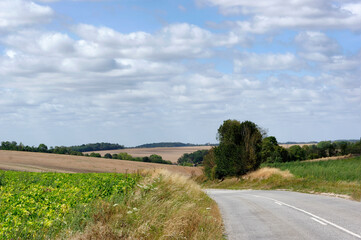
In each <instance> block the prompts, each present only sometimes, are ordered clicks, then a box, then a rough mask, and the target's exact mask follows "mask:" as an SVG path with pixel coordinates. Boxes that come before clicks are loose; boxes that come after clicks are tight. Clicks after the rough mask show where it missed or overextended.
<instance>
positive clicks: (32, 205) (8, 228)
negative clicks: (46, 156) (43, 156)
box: [0, 171, 139, 239]
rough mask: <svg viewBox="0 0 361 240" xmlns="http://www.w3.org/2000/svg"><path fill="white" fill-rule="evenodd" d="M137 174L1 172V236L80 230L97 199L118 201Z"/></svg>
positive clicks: (46, 235) (36, 235) (48, 236)
mask: <svg viewBox="0 0 361 240" xmlns="http://www.w3.org/2000/svg"><path fill="white" fill-rule="evenodd" d="M138 179H139V176H136V175H132V176H130V175H124V174H105V173H104V174H103V173H88V174H65V173H29V172H12V171H0V239H52V238H55V236H57V235H58V233H59V232H60V231H61V230H63V229H66V228H70V229H71V228H73V229H76V230H81V229H82V228H84V227H85V225H86V222H87V221H90V220H89V219H90V218H91V215H92V214H93V211H94V208H93V207H91V206H93V205H94V206H95V205H96V204H97V201H99V200H108V201H114V200H115V199H117V201H119V200H120V201H121V199H123V198H124V197H125V196H126V194H127V193H128V192H129V191H131V190H132V189H133V187H134V186H135V185H136V182H137V180H138Z"/></svg>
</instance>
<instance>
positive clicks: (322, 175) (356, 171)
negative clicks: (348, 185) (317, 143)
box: [263, 157, 361, 183]
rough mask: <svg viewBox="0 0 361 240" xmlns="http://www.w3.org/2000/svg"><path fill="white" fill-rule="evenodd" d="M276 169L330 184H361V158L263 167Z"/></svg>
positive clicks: (277, 164)
mask: <svg viewBox="0 0 361 240" xmlns="http://www.w3.org/2000/svg"><path fill="white" fill-rule="evenodd" d="M265 166H267V167H274V168H279V169H281V170H287V169H288V170H289V171H290V172H291V173H292V174H293V175H295V176H297V177H301V178H308V179H313V180H323V181H330V182H338V181H345V182H359V183H361V157H354V158H350V159H342V160H329V161H319V162H288V163H276V164H265V165H264V166H263V167H265Z"/></svg>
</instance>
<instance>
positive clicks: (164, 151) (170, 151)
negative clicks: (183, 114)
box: [88, 146, 212, 163]
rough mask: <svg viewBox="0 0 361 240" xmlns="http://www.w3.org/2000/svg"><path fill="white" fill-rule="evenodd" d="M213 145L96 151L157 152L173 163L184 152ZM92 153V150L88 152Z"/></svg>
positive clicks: (150, 153) (141, 154)
mask: <svg viewBox="0 0 361 240" xmlns="http://www.w3.org/2000/svg"><path fill="white" fill-rule="evenodd" d="M211 148H212V147H211V146H194V147H158V148H127V149H117V150H105V151H96V153H100V154H101V155H102V156H104V155H105V154H106V153H110V154H114V153H122V152H123V153H124V152H126V153H128V154H130V155H132V156H133V157H146V156H148V157H149V156H150V155H152V154H157V155H159V156H162V158H163V160H168V161H171V162H173V163H176V162H177V160H178V158H180V157H181V156H182V155H183V154H184V153H192V152H195V151H198V150H209V149H211ZM88 153H91V152H88Z"/></svg>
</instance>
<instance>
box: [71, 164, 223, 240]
mask: <svg viewBox="0 0 361 240" xmlns="http://www.w3.org/2000/svg"><path fill="white" fill-rule="evenodd" d="M222 234H223V228H222V219H221V216H220V213H219V210H218V207H217V204H216V203H215V202H214V201H213V200H211V199H210V198H209V197H208V196H207V195H206V194H205V193H204V192H203V191H202V190H201V188H200V186H199V185H197V184H196V183H195V182H194V181H191V180H190V179H188V178H187V177H184V176H180V175H178V174H174V173H169V172H167V171H162V170H160V171H158V170H157V171H156V172H153V173H151V175H148V177H146V178H145V179H144V181H143V182H141V183H139V184H138V188H137V191H135V192H134V193H132V195H131V196H129V198H128V199H127V201H126V202H124V204H120V205H119V206H116V207H114V206H113V205H111V204H103V206H102V210H101V211H100V213H99V214H98V217H97V220H96V221H95V222H94V223H93V224H90V225H89V226H88V227H87V228H86V229H85V231H84V232H83V233H80V234H76V235H75V238H76V239H194V240H198V239H204V240H208V239H209V240H218V239H223V236H222Z"/></svg>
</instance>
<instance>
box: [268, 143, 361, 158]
mask: <svg viewBox="0 0 361 240" xmlns="http://www.w3.org/2000/svg"><path fill="white" fill-rule="evenodd" d="M261 154H262V162H264V163H280V162H293V161H303V160H307V159H316V158H324V157H333V156H342V155H347V154H355V155H360V154H361V139H360V141H352V142H351V141H349V142H346V141H335V142H331V141H322V142H319V143H317V144H315V145H310V146H308V145H304V146H303V147H300V146H299V145H294V146H291V147H290V148H288V149H285V148H283V147H281V146H279V145H278V143H277V140H276V138H275V137H267V138H264V139H263V141H262V153H261Z"/></svg>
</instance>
